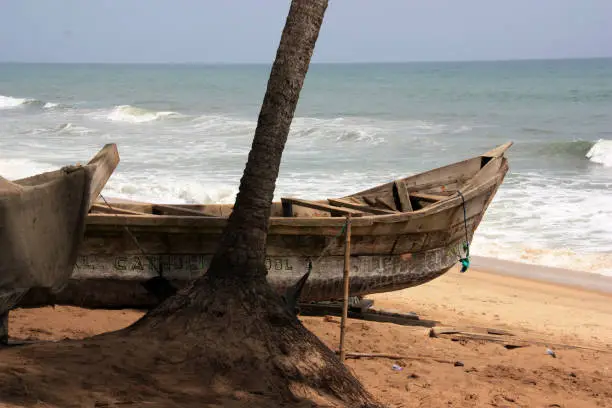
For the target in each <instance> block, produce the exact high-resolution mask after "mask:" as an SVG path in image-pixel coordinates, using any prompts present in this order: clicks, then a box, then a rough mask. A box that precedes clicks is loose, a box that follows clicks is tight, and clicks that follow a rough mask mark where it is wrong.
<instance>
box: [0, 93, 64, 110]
mask: <svg viewBox="0 0 612 408" xmlns="http://www.w3.org/2000/svg"><path fill="white" fill-rule="evenodd" d="M29 106H33V107H37V108H43V109H55V108H63V107H65V105H62V104H60V103H56V102H45V101H41V100H39V99H34V98H15V97H13V96H4V95H0V109H15V108H24V107H29Z"/></svg>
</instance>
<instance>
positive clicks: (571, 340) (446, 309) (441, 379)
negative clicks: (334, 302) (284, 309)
mask: <svg viewBox="0 0 612 408" xmlns="http://www.w3.org/2000/svg"><path fill="white" fill-rule="evenodd" d="M475 263H476V265H477V267H478V269H476V268H474V269H471V270H469V271H468V272H467V273H465V274H461V273H459V272H458V270H455V269H454V270H452V271H451V272H449V273H447V274H446V275H445V276H443V277H441V278H439V279H437V280H435V281H432V282H430V283H428V284H425V285H422V286H420V287H417V288H413V289H408V290H403V291H398V292H393V293H386V294H380V295H375V296H371V297H370V298H371V299H374V301H375V307H376V308H379V309H385V310H395V311H401V312H415V313H417V314H418V315H419V316H420V318H421V319H424V320H433V321H436V322H438V323H437V324H436V326H437V327H438V328H439V329H440V328H443V327H453V328H455V329H456V331H458V332H460V333H455V334H452V333H451V334H444V335H440V336H438V337H430V329H429V328H427V327H414V326H402V325H397V324H392V323H379V322H369V321H361V320H355V319H350V320H349V324H348V331H347V345H346V346H347V350H348V352H349V353H380V354H389V355H391V358H388V357H374V358H360V359H349V360H347V365H348V366H349V367H350V368H351V369H352V370H353V372H354V373H355V374H356V375H357V377H358V378H359V379H360V380H361V381H362V382H363V383H364V384H365V386H366V388H367V389H368V390H369V391H370V392H372V393H373V394H374V395H375V396H376V397H377V398H378V399H379V400H380V401H382V402H384V403H386V404H387V405H388V406H390V407H481V406H494V407H612V387H610V383H611V382H612V295H611V294H610V293H606V288H607V287H606V283H607V284H609V283H610V280H612V279H609V278H602V277H598V276H595V275H591V276H585V277H584V281H589V280H593V282H599V284H595V287H593V288H592V289H587V288H585V287H578V286H569V285H567V282H566V281H567V279H569V278H568V277H567V276H566V277H562V276H557V275H555V273H558V272H559V271H555V270H552V269H548V268H538V267H532V266H529V265H520V264H519V265H518V266H520V268H518V269H517V267H516V265H514V266H513V265H508V264H507V263H504V262H501V261H500V262H497V263H495V262H491V261H490V260H486V259H479V260H477V261H476V262H475ZM487 264H488V266H486V265H487ZM487 269H488V270H487ZM542 273H544V274H546V273H548V274H549V276H548V278H550V279H551V280H553V281H555V280H556V281H555V282H544V281H539V280H535V279H529V278H525V277H519V276H518V275H524V276H529V277H532V278H538V277H539V278H542V277H543V275H542ZM511 275H515V276H511ZM570 275H571V276H572V277H573V278H576V274H575V273H574V274H572V273H570ZM555 276H557V279H555V278H554V277H555ZM577 276H578V278H577V279H579V278H580V277H581V276H583V274H578V275H577ZM594 289H599V290H594ZM141 315H142V312H140V311H134V310H121V311H103V310H85V309H78V308H72V307H64V306H57V307H55V308H52V307H46V308H40V309H22V310H17V311H14V312H12V313H11V320H10V324H11V327H10V329H11V332H10V334H11V336H13V337H14V338H19V339H30V340H35V339H37V340H62V339H79V338H84V337H87V336H92V335H95V334H99V333H103V332H105V331H111V330H115V329H119V328H122V327H125V326H127V325H129V324H130V323H132V322H133V321H135V320H136V319H138V318H139V317H140V316H141ZM301 319H302V321H303V322H304V324H305V325H306V326H307V327H308V328H309V329H310V330H311V331H313V332H314V333H315V334H317V335H318V336H319V337H320V338H321V339H322V340H323V341H324V342H326V343H327V344H328V345H329V346H330V347H332V348H337V346H338V339H339V322H340V319H339V318H338V317H331V316H326V317H302V318H301ZM487 329H488V331H489V334H486V333H487ZM491 329H493V330H492V331H491ZM461 333H464V334H465V333H472V334H473V333H476V336H473V335H472V336H470V335H469V334H468V335H462V334H461ZM479 333H480V335H481V337H478V334H479ZM490 333H498V335H497V337H496V335H492V334H490ZM499 333H510V334H511V335H499ZM491 338H493V339H496V338H499V339H500V340H499V341H491ZM506 345H514V346H521V347H518V348H512V349H508V348H506V347H505V346H506ZM53 346H54V344H53V343H46V344H39V345H36V346H33V347H34V348H32V346H27V347H20V348H10V349H5V350H1V351H0V378H4V379H5V380H6V379H7V378H9V377H10V378H12V379H13V380H14V381H9V384H10V385H6V386H0V387H1V388H0V389H3V391H2V392H0V404H4V405H2V406H47V407H51V406H53V407H56V406H57V407H59V406H69V405H70V404H68V405H66V402H65V401H66V400H65V399H64V400H63V399H62V397H61V395H66V393H75V395H78V396H79V398H78V399H77V398H76V397H75V399H74V401H79V402H78V403H77V402H75V403H74V404H75V405H70V406H92V407H93V406H160V407H161V406H202V405H201V404H200V405H197V404H193V405H192V404H190V403H187V402H183V403H180V402H179V401H186V400H185V398H184V395H185V394H186V393H190V392H192V393H193V392H195V391H194V390H190V389H189V388H188V387H187V386H185V388H183V389H182V388H181V386H180V384H181V383H180V381H176V382H175V384H177V385H175V386H173V388H172V389H171V390H170V389H168V388H167V387H166V388H165V389H164V390H163V391H160V392H159V393H157V395H155V394H156V393H155V392H151V390H150V389H148V390H147V391H146V392H145V391H142V393H141V394H142V395H139V394H138V392H139V390H141V389H143V388H142V387H140V388H139V385H138V384H134V386H135V388H134V390H135V391H134V393H135V394H134V395H130V396H129V398H128V399H127V400H126V396H122V397H121V396H119V395H118V394H117V393H114V391H113V389H112V387H110V386H109V389H108V395H101V394H100V392H99V391H96V392H88V391H87V389H84V388H83V387H84V386H83V384H84V382H83V381H84V380H79V381H75V382H74V385H73V386H72V388H70V387H65V386H63V387H60V388H57V387H52V386H51V384H52V381H51V382H49V383H47V382H45V380H41V378H44V376H45V370H49V373H47V375H52V374H50V373H52V372H53V369H52V368H50V367H52V365H53V364H56V365H57V364H64V363H65V364H69V363H68V361H65V362H60V361H58V360H57V359H55V360H54V358H53ZM28 349H30V350H32V354H31V356H34V355H35V356H36V358H35V359H33V358H32V359H30V358H26V357H25V356H29V355H30V354H29V351H28ZM547 349H550V350H552V351H554V354H555V357H553V356H551V355H550V354H549V353H547ZM91 352H92V353H95V350H92V351H91ZM40 359H43V360H44V359H48V360H49V361H47V362H41V361H40ZM36 361H38V363H36ZM116 369H117V370H119V372H120V368H116ZM34 374H36V375H34ZM77 374H81V375H83V376H88V375H93V376H95V375H96V373H91V372H89V371H88V367H87V366H86V365H85V364H83V367H82V369H80V372H79V373H77ZM41 376H42V377H41ZM15 378H18V379H19V380H15ZM5 384H6V381H5ZM16 384H17V385H16ZM7 387H8V388H7ZM122 398H123V399H122ZM238 399H240V398H238ZM58 401H64V403H63V404H61V403H58ZM108 401H114V403H112V402H111V403H109V402H108ZM146 401H148V402H150V403H149V404H147V403H145V402H146ZM243 402H244V401H243ZM177 403H178V405H176V404H177ZM207 406H208V405H207ZM211 406H212V405H211ZM236 406H243V405H236ZM244 406H248V404H247V405H244Z"/></svg>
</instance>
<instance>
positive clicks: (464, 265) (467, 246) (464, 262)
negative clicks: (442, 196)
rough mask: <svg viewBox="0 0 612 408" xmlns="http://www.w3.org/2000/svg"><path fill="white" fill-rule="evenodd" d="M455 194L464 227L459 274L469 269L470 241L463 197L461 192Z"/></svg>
mask: <svg viewBox="0 0 612 408" xmlns="http://www.w3.org/2000/svg"><path fill="white" fill-rule="evenodd" d="M457 194H459V197H461V204H462V205H463V226H464V227H465V242H464V243H463V250H464V251H465V256H464V257H461V256H460V257H459V262H460V263H461V273H463V272H466V271H467V270H468V269H469V268H470V240H469V238H468V227H467V211H466V209H465V197H463V194H462V193H461V191H459V190H457Z"/></svg>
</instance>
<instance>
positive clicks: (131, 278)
mask: <svg viewBox="0 0 612 408" xmlns="http://www.w3.org/2000/svg"><path fill="white" fill-rule="evenodd" d="M460 246H461V243H456V244H454V245H453V246H452V247H449V248H440V249H435V250H432V251H426V252H423V253H416V254H410V255H407V256H405V257H400V256H353V257H351V270H350V277H351V278H350V295H351V296H362V295H366V294H371V293H379V292H385V291H388V290H389V288H394V290H398V289H403V288H409V287H413V286H418V285H421V284H423V283H426V282H428V281H430V280H432V279H435V278H437V277H438V276H440V275H442V274H443V273H445V272H446V271H447V270H448V269H450V268H451V267H452V266H453V265H454V264H455V263H456V262H457V256H456V255H455V253H456V252H457V251H459V250H460ZM211 259H212V255H201V254H180V255H177V254H163V255H155V256H144V255H138V254H134V255H100V256H95V255H90V256H80V257H79V259H78V261H77V265H76V267H75V270H74V273H73V275H72V278H71V279H70V281H69V283H68V285H67V287H66V288H65V289H64V290H63V291H61V292H59V293H58V294H56V295H55V296H52V295H50V294H49V293H44V292H38V293H36V294H35V295H32V296H30V297H29V298H26V299H24V301H23V302H22V303H21V305H22V306H35V305H41V304H49V303H57V304H69V305H76V306H83V307H110V308H115V307H143V308H146V307H151V306H153V305H155V304H156V302H157V300H155V298H154V297H153V296H152V295H149V294H147V292H146V290H145V289H144V287H143V286H142V283H144V282H146V281H148V280H149V279H152V278H155V277H157V276H159V275H160V273H161V274H162V275H163V277H164V278H166V279H168V280H169V281H170V282H172V283H173V285H175V286H176V287H179V288H180V287H182V286H184V285H185V284H187V283H188V282H189V281H190V280H193V279H196V278H198V277H200V276H202V275H203V274H204V273H205V272H206V270H207V269H208V266H209V265H210V260H211ZM309 262H312V272H311V275H310V277H309V279H308V281H307V282H306V286H305V287H304V289H303V292H302V296H301V298H300V299H301V300H302V301H321V300H334V299H339V298H341V297H342V295H343V275H342V270H343V266H344V257H343V256H329V257H323V258H320V259H318V260H317V259H316V258H312V257H282V256H268V257H266V261H265V265H266V268H267V270H268V281H269V282H270V284H271V285H272V286H273V287H274V288H275V289H276V290H277V291H278V292H279V293H283V292H284V291H285V290H286V289H287V287H289V286H291V285H293V284H295V282H296V281H297V280H298V279H299V278H300V277H301V276H302V275H304V273H305V272H306V271H307V268H308V263H309Z"/></svg>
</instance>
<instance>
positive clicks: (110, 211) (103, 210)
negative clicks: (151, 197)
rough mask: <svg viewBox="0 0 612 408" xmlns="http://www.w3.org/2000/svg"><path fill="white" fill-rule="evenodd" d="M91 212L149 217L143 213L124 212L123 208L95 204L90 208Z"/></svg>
mask: <svg viewBox="0 0 612 408" xmlns="http://www.w3.org/2000/svg"><path fill="white" fill-rule="evenodd" d="M91 209H92V211H95V212H97V213H102V214H124V215H151V214H149V213H145V212H139V211H132V210H126V209H125V208H117V207H109V206H108V205H106V204H100V203H95V204H94V205H92V206H91Z"/></svg>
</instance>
